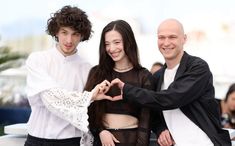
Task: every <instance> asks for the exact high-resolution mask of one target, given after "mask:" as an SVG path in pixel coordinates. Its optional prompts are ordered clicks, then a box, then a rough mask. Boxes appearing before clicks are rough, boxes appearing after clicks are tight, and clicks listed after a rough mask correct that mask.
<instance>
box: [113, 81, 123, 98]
mask: <svg viewBox="0 0 235 146" xmlns="http://www.w3.org/2000/svg"><path fill="white" fill-rule="evenodd" d="M114 85H117V86H118V88H120V89H121V94H120V95H117V96H114V97H113V98H112V101H117V100H122V99H123V96H122V95H123V87H124V85H125V83H124V82H122V81H121V80H120V79H118V78H116V79H114V80H112V82H111V86H114Z"/></svg>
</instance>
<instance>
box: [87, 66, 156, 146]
mask: <svg viewBox="0 0 235 146" xmlns="http://www.w3.org/2000/svg"><path fill="white" fill-rule="evenodd" d="M95 70H96V69H95V67H94V68H92V69H91V71H90V74H89V77H88V82H89V78H90V77H91V76H92V74H94V73H95V72H96V71H95ZM93 77H94V75H93ZM115 78H119V79H121V80H122V81H123V82H125V83H128V84H131V85H134V86H137V87H141V88H146V89H151V90H153V89H154V84H153V79H152V74H151V73H150V72H149V71H148V70H147V69H145V68H141V69H132V70H129V71H127V72H116V71H114V70H113V72H112V73H111V75H110V76H108V77H107V78H106V79H107V80H109V81H111V80H113V79H115ZM117 92H118V91H117V89H114V88H113V89H110V91H109V92H108V93H107V95H110V96H113V95H115V94H120V93H117ZM143 98H144V97H143ZM105 113H114V114H126V115H131V116H134V117H136V118H137V119H138V121H139V123H138V128H137V130H136V131H125V132H121V131H119V132H115V131H114V132H113V131H110V132H111V133H112V134H114V136H115V137H116V138H117V139H118V140H119V141H120V142H121V143H126V144H124V145H132V144H128V143H129V142H127V141H132V143H133V141H134V143H135V144H134V145H135V146H137V145H138V146H146V145H148V144H149V136H150V111H149V109H146V108H143V107H141V106H140V105H138V104H136V103H133V102H132V103H130V102H128V101H124V100H121V101H115V102H113V101H108V100H102V101H95V102H93V103H92V104H91V106H90V107H89V124H90V126H89V127H90V130H91V132H92V133H93V135H94V137H95V141H96V138H98V139H99V136H98V135H99V132H100V131H101V130H103V129H105V127H104V125H103V122H102V117H103V116H104V114H105ZM99 121H101V122H100V123H99ZM128 132H129V133H128ZM124 133H125V134H124ZM128 134H129V135H128ZM125 135H128V136H125ZM130 135H132V136H130ZM133 135H134V136H133ZM128 137H129V138H128ZM131 137H132V138H131ZM125 138H128V139H129V140H125ZM98 145H99V144H98Z"/></svg>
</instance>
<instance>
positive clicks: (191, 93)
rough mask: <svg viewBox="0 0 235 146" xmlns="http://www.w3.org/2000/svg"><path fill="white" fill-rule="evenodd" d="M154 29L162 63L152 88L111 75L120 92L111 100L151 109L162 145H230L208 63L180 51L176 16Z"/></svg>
mask: <svg viewBox="0 0 235 146" xmlns="http://www.w3.org/2000/svg"><path fill="white" fill-rule="evenodd" d="M157 33H158V48H159V51H160V52H161V54H162V55H163V57H164V59H165V65H164V67H163V68H162V69H161V70H160V71H158V72H157V73H155V74H154V77H155V79H156V80H155V82H156V87H157V88H156V91H150V90H146V89H142V88H138V87H134V86H132V85H129V84H127V83H126V84H125V83H123V82H122V81H120V80H119V79H115V80H113V81H112V83H111V85H113V84H118V86H119V87H120V88H121V90H122V95H120V96H116V97H114V98H113V100H120V99H123V100H127V101H129V102H136V103H139V104H141V105H142V106H146V107H149V108H151V109H153V110H155V115H154V116H153V119H154V122H153V123H154V125H153V131H154V132H155V133H156V134H157V136H159V135H160V136H159V137H158V143H159V144H160V145H162V146H165V145H171V144H172V140H174V143H175V145H176V146H230V145H231V140H230V137H229V133H228V131H227V130H223V129H221V126H220V118H219V109H218V107H219V106H218V104H217V102H216V100H215V98H214V87H213V78H212V73H211V71H210V69H209V66H208V64H207V63H206V62H205V61H204V60H202V59H201V58H199V57H195V56H191V55H189V54H188V53H186V52H185V51H184V44H185V42H186V39H187V37H186V35H185V33H184V29H183V26H182V24H181V23H180V22H179V21H178V20H175V19H167V20H165V21H163V22H162V23H161V24H160V26H159V28H158V32H157ZM143 97H145V98H143ZM157 111H160V113H159V112H157ZM159 115H160V116H159ZM168 130H169V131H170V133H171V135H170V134H169V131H168Z"/></svg>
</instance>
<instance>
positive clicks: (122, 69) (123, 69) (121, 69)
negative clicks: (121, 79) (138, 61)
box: [113, 66, 133, 72]
mask: <svg viewBox="0 0 235 146" xmlns="http://www.w3.org/2000/svg"><path fill="white" fill-rule="evenodd" d="M132 68H133V66H128V67H126V68H117V67H114V68H113V69H114V70H115V71H118V72H125V71H129V70H131V69H132Z"/></svg>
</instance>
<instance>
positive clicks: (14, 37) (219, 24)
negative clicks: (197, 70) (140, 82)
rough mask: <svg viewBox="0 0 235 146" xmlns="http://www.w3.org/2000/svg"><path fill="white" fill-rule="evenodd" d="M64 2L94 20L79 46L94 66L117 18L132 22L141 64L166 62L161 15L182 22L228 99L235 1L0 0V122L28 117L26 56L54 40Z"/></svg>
mask: <svg viewBox="0 0 235 146" xmlns="http://www.w3.org/2000/svg"><path fill="white" fill-rule="evenodd" d="M64 5H72V6H78V7H80V8H81V9H83V10H84V11H86V12H87V14H88V16H89V19H90V20H91V22H92V24H93V31H94V33H93V36H92V38H91V39H90V40H89V41H87V42H84V43H82V44H81V45H80V46H79V53H80V54H81V55H82V56H83V57H84V58H86V59H87V60H88V61H89V62H90V63H91V64H93V65H95V64H97V61H98V47H99V39H100V34H101V31H102V29H103V27H104V26H105V25H106V24H107V23H109V22H110V21H112V20H116V19H124V20H126V21H127V22H129V23H130V25H131V26H132V28H133V31H134V33H135V36H136V39H137V43H138V46H139V55H140V61H141V63H142V65H143V66H145V67H146V68H148V69H150V68H151V66H152V64H153V63H154V62H156V61H160V62H162V63H164V60H163V58H162V56H161V54H160V53H159V51H158V48H157V33H156V29H157V26H158V25H159V23H160V22H161V21H162V20H164V19H166V18H176V19H178V20H179V21H181V22H182V23H183V25H184V27H185V32H186V34H187V35H188V42H187V44H186V46H185V50H186V51H187V52H188V53H191V54H192V55H196V56H199V57H201V58H203V59H205V60H206V61H207V62H208V64H209V66H210V68H211V71H212V73H213V76H214V85H215V89H216V90H215V93H216V98H220V99H222V98H224V96H225V93H226V91H227V88H228V86H229V85H230V84H231V83H233V82H235V67H234V66H233V65H234V64H235V63H234V61H233V59H232V58H235V51H234V50H235V17H234V13H235V9H234V6H235V1H233V0H223V1H222V0H213V1H212V0H208V1H205V0H191V1H188V0H177V1H175V0H164V1H162V0H145V1H141V0H139V1H137V0H40V1H36V0H20V1H15V0H7V1H1V5H0V125H6V124H13V123H19V122H27V119H28V116H29V114H30V109H29V106H28V102H27V99H26V96H25V91H24V88H25V76H26V72H25V68H24V61H25V59H26V58H27V56H28V54H29V53H30V52H32V51H38V50H43V49H48V48H51V47H52V46H53V45H54V41H53V40H52V38H50V37H49V36H47V35H46V33H45V29H46V23H47V19H48V18H49V17H50V15H51V13H53V12H55V11H56V10H58V9H60V8H61V7H62V6H64ZM12 112H13V113H12ZM17 112H20V113H17ZM10 115H11V116H10ZM0 134H1V133H0Z"/></svg>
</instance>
